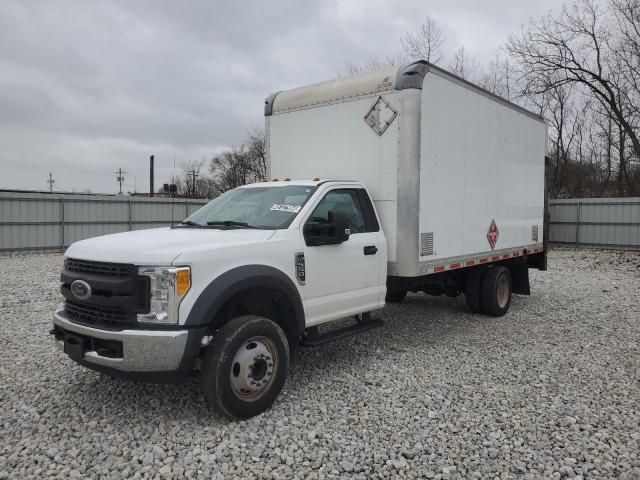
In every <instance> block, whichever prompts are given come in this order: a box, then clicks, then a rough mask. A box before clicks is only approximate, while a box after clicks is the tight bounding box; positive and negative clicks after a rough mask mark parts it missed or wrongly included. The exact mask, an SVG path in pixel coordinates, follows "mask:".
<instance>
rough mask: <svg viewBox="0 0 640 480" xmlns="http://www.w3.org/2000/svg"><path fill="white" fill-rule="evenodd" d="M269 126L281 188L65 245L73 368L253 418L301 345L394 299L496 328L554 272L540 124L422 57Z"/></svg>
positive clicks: (291, 108) (323, 93)
mask: <svg viewBox="0 0 640 480" xmlns="http://www.w3.org/2000/svg"><path fill="white" fill-rule="evenodd" d="M265 119H266V140H267V146H268V160H269V162H268V163H269V170H270V172H269V173H270V177H273V178H272V180H270V181H266V180H265V182H262V183H257V184H253V185H247V186H243V187H240V188H237V189H235V190H232V191H230V192H227V193H225V194H224V195H222V196H220V197H218V198H216V199H214V200H212V201H211V202H210V203H209V204H207V205H206V206H204V207H202V208H201V209H200V210H198V211H197V212H196V213H194V214H193V215H191V216H190V217H188V218H187V219H185V220H183V221H182V222H181V223H180V224H178V225H174V226H172V227H171V228H161V229H153V230H143V231H137V232H127V233H120V234H115V235H107V236H104V237H98V238H93V239H88V240H83V241H80V242H77V243H75V244H73V245H71V246H70V247H69V249H68V250H67V251H66V253H65V263H64V269H63V271H62V274H61V283H62V285H61V292H62V294H63V296H64V301H63V302H62V303H61V304H60V305H59V306H58V307H57V308H56V310H55V312H54V314H53V330H52V334H53V336H54V338H55V340H56V343H57V345H58V346H59V347H60V349H61V350H63V351H64V352H65V353H66V354H68V355H69V356H70V357H71V358H72V359H73V360H74V361H76V362H78V363H80V364H81V365H84V366H86V367H88V368H91V369H94V370H97V371H100V372H103V373H106V374H108V375H111V376H113V377H120V378H125V379H132V380H142V381H151V382H179V381H181V380H183V379H184V378H186V377H187V376H189V375H190V374H192V373H199V374H200V377H201V383H202V388H203V392H204V395H205V397H206V399H207V401H208V403H209V404H210V405H211V406H212V407H213V408H214V409H216V410H217V411H219V412H222V413H224V414H226V415H229V416H232V417H241V418H246V417H250V416H253V415H256V414H258V413H260V412H262V411H264V410H265V409H267V408H268V407H269V406H270V405H271V404H272V403H273V402H274V400H275V399H276V397H277V396H278V394H279V392H280V391H281V389H282V388H283V385H284V383H285V379H286V375H287V369H288V363H289V356H290V352H291V351H292V350H293V349H295V348H298V347H299V346H317V345H321V344H323V343H326V342H328V341H332V340H335V339H338V338H341V337H344V336H347V335H352V334H355V333H358V332H362V331H364V330H368V329H371V328H374V327H377V326H380V325H381V324H382V322H381V321H380V320H375V319H373V318H372V312H374V311H376V310H378V309H380V308H382V307H383V306H384V305H385V302H400V301H402V300H403V298H404V297H405V295H406V294H407V292H424V293H426V294H431V295H441V294H446V295H449V296H457V295H460V294H464V296H465V298H466V301H467V304H468V306H469V309H470V310H471V311H472V312H474V313H483V314H487V315H493V316H501V315H504V314H505V313H506V312H507V311H508V309H509V305H510V301H511V295H512V293H517V294H525V295H528V294H529V293H530V292H529V275H528V269H529V268H538V269H542V270H544V269H546V241H545V240H544V239H545V238H546V233H547V228H546V224H545V219H546V192H545V157H544V155H545V147H546V128H545V123H544V121H543V120H542V119H541V118H539V117H537V116H536V115H534V114H532V113H530V112H528V111H526V110H524V109H522V108H520V107H518V106H516V105H514V104H512V103H510V102H508V101H506V100H504V99H502V98H500V97H497V96H495V95H492V94H491V93H488V92H486V91H484V90H482V89H481V88H479V87H477V86H475V85H473V84H470V83H468V82H466V81H464V80H462V79H460V78H457V77H455V76H454V75H452V74H450V73H448V72H446V71H444V70H442V69H440V68H438V67H436V66H434V65H431V64H429V63H427V62H423V61H420V62H415V63H412V64H410V65H406V66H400V67H392V68H388V69H386V70H382V71H378V72H372V73H366V74H363V75H357V76H353V77H345V78H339V79H337V80H333V81H330V82H324V83H319V84H315V85H310V86H306V87H302V88H297V89H293V90H288V91H283V92H278V93H276V94H273V95H271V96H270V97H268V98H267V100H266V103H265ZM349 317H352V318H353V324H352V325H348V326H346V327H339V328H334V329H328V330H327V331H324V332H323V333H319V330H318V326H319V325H321V324H325V323H328V322H332V321H334V320H338V319H343V318H349Z"/></svg>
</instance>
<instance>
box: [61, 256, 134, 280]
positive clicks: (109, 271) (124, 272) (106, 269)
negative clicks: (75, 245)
mask: <svg viewBox="0 0 640 480" xmlns="http://www.w3.org/2000/svg"><path fill="white" fill-rule="evenodd" d="M64 269H65V270H67V271H69V272H74V273H90V274H93V275H105V276H108V277H130V276H133V275H135V274H136V273H137V272H136V267H135V265H128V264H125V263H105V262H92V261H89V260H76V259H75V258H66V259H65V260H64Z"/></svg>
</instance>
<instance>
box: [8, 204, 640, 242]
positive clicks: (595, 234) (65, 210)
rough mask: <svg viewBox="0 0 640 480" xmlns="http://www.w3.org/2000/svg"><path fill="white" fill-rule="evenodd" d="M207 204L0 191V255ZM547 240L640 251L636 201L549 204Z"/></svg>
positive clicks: (177, 215)
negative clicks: (0, 253)
mask: <svg viewBox="0 0 640 480" xmlns="http://www.w3.org/2000/svg"><path fill="white" fill-rule="evenodd" d="M205 203H207V201H206V200H183V199H169V198H141V197H118V196H108V195H105V196H94V195H91V196H89V195H61V194H46V193H18V192H0V252H11V251H28V250H36V251H37V250H62V249H64V248H66V247H67V246H69V245H70V244H71V243H73V242H75V241H77V240H82V239H83V238H89V237H95V236H97V235H105V234H107V233H116V232H124V231H128V230H139V229H143V228H153V227H160V226H164V225H170V224H171V223H172V222H173V221H179V220H182V219H183V218H185V217H187V216H189V215H190V214H191V213H193V212H194V211H196V210H197V209H198V208H200V207H201V206H202V205H204V204H205ZM549 213H550V226H549V241H550V242H552V243H558V244H570V245H577V246H594V247H609V248H611V247H614V248H629V249H638V248H640V198H589V199H568V200H551V201H550V202H549Z"/></svg>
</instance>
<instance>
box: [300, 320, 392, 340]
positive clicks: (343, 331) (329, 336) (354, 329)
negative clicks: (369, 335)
mask: <svg viewBox="0 0 640 480" xmlns="http://www.w3.org/2000/svg"><path fill="white" fill-rule="evenodd" d="M383 325H384V320H381V319H368V320H360V321H359V322H358V323H356V324H354V325H349V326H348V327H344V328H338V329H335V330H330V331H328V332H325V333H323V334H319V335H313V336H307V335H305V336H304V337H303V339H302V342H300V346H302V347H317V346H319V345H324V344H325V343H329V342H333V341H334V340H338V339H340V338H344V337H349V336H351V335H355V334H356V333H360V332H366V331H367V330H371V329H373V328H378V327H382V326H383Z"/></svg>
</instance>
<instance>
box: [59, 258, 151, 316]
mask: <svg viewBox="0 0 640 480" xmlns="http://www.w3.org/2000/svg"><path fill="white" fill-rule="evenodd" d="M76 280H83V281H85V282H86V283H88V284H89V286H90V287H91V296H90V297H89V298H87V299H79V298H77V297H76V296H75V295H74V293H73V292H72V290H71V285H72V284H73V282H74V281H76ZM61 281H62V285H61V287H60V290H61V292H62V294H63V295H64V297H65V300H66V301H65V312H66V314H67V316H68V317H69V319H70V320H71V321H74V322H79V323H83V324H86V325H92V326H97V327H103V328H122V327H129V326H131V327H134V328H135V326H136V325H137V322H136V320H137V315H138V314H140V313H146V312H148V311H149V304H150V291H149V283H150V282H149V278H148V277H145V276H141V275H138V270H137V268H136V267H135V266H134V265H128V264H123V263H105V262H94V261H88V260H77V259H74V258H67V259H65V262H64V270H63V271H62V274H61Z"/></svg>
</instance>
